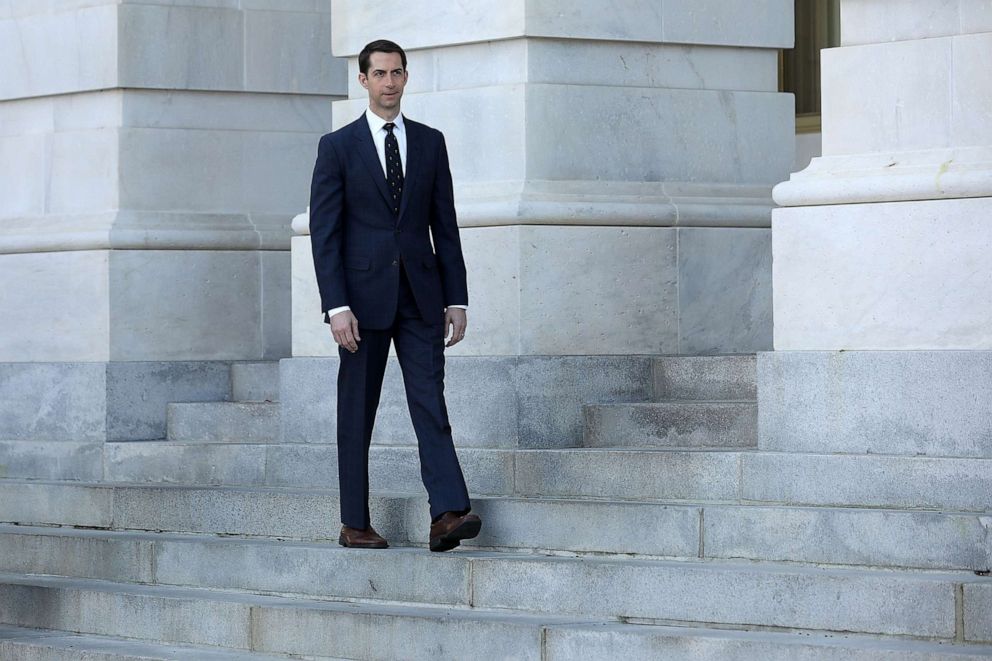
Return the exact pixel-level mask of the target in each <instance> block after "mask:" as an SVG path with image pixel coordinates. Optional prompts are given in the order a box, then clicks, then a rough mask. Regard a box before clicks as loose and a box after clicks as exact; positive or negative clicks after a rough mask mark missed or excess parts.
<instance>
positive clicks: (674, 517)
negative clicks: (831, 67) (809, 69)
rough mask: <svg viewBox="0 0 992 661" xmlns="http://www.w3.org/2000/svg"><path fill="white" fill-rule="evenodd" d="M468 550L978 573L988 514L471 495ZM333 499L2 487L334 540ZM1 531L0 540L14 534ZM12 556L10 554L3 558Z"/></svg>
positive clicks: (114, 525)
mask: <svg viewBox="0 0 992 661" xmlns="http://www.w3.org/2000/svg"><path fill="white" fill-rule="evenodd" d="M473 506H474V509H475V511H476V512H477V513H479V514H480V515H481V516H482V517H483V519H484V521H485V524H484V526H483V528H482V532H481V534H480V535H479V537H478V538H477V539H475V540H470V541H467V542H466V543H465V546H467V547H474V548H504V549H536V550H540V551H551V552H561V551H564V552H573V553H613V554H639V555H649V556H664V557H675V558H713V559H735V558H738V559H753V560H766V561H789V562H802V563H823V564H838V565H862V566H873V567H883V566H885V567H916V568H929V569H972V570H986V569H989V568H990V566H992V518H990V517H985V516H983V515H981V514H977V513H950V512H918V511H907V510H884V511H880V510H871V509H863V508H832V507H798V506H775V505H732V504H716V503H699V504H694V503H638V502H624V501H595V500H567V499H538V498H503V497H478V498H475V499H474V500H473ZM370 510H371V513H372V520H373V523H374V524H375V526H376V529H377V530H378V531H379V532H380V533H382V534H383V535H384V536H386V538H387V539H389V541H390V542H391V543H392V544H393V545H394V546H396V545H403V544H419V545H423V544H425V543H426V539H427V530H428V523H427V522H428V521H429V520H430V516H429V512H428V506H427V502H426V499H425V498H424V497H423V496H421V495H417V496H410V495H393V496H389V495H383V494H374V495H373V496H372V498H371V501H370ZM339 520H340V519H339V507H338V495H337V493H336V492H334V491H317V490H312V489H310V490H298V489H286V488H266V487H254V488H253V487H182V486H151V485H119V486H113V485H105V484H71V483H64V482H55V483H46V482H23V481H13V480H0V521H3V522H11V523H20V524H25V525H64V526H80V527H91V528H104V529H113V530H135V531H167V532H177V533H187V532H189V533H209V534H221V535H245V536H256V537H268V538H283V539H297V540H335V539H336V538H337V534H338V529H339V527H338V526H339V524H338V522H339ZM18 531H20V529H18V528H13V529H10V528H4V527H0V532H3V533H10V532H18ZM11 552H13V551H11Z"/></svg>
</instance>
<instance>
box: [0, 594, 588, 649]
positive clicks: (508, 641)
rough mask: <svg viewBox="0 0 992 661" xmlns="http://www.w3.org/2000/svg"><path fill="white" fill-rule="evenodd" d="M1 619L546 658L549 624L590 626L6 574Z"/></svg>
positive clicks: (229, 642) (172, 635)
mask: <svg viewBox="0 0 992 661" xmlns="http://www.w3.org/2000/svg"><path fill="white" fill-rule="evenodd" d="M311 578H314V577H311ZM0 622H6V623H10V624H16V625H17V626H21V627H44V628H48V629H52V628H56V627H57V628H58V629H62V630H72V631H78V632H81V633H86V634H97V635H104V636H106V635H110V636H119V637H126V638H136V639H140V640H146V641H157V642H161V643H172V644H187V645H189V644H192V645H204V646H206V645H213V646H217V647H222V648H227V649H229V650H231V651H233V650H242V651H243V653H247V651H248V650H251V651H253V652H258V653H268V654H276V653H278V654H287V655H289V654H291V655H298V656H305V657H306V658H313V657H315V656H317V657H320V658H328V657H333V658H347V659H395V658H403V659H411V660H416V659H473V658H486V654H488V653H490V652H495V653H496V654H497V655H498V658H507V659H533V660H534V661H538V660H539V659H541V647H542V645H541V639H542V637H543V635H544V629H545V627H548V626H555V625H562V624H577V623H588V624H592V623H593V621H591V620H586V619H584V618H577V617H566V618H563V617H556V616H552V615H535V614H529V613H519V612H512V611H511V612H505V611H504V612H494V611H491V610H482V609H466V608H450V607H447V608H445V607H441V608H439V607H433V606H428V605H423V604H417V605H387V604H362V603H354V602H333V601H315V600H312V599H301V598H286V597H279V596H263V595H257V594H252V593H248V592H242V591H220V590H204V589H195V588H174V587H165V586H139V585H134V584H122V583H111V582H104V581H94V580H78V579H64V578H55V577H15V576H9V575H8V576H0ZM246 658H251V657H250V656H247V657H246ZM490 658H491V657H490Z"/></svg>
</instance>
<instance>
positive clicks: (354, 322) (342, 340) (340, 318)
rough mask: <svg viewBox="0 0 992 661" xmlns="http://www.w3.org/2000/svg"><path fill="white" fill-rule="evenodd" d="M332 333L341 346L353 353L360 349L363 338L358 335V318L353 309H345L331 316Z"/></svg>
mask: <svg viewBox="0 0 992 661" xmlns="http://www.w3.org/2000/svg"><path fill="white" fill-rule="evenodd" d="M331 334H332V335H333V336H334V341H335V342H337V343H338V345H339V346H342V347H344V348H345V349H347V350H348V351H350V352H351V353H355V352H356V351H358V343H359V342H361V341H362V338H361V337H359V336H358V319H356V318H355V315H354V313H352V311H351V310H343V311H341V312H338V313H337V314H336V315H334V316H333V317H331Z"/></svg>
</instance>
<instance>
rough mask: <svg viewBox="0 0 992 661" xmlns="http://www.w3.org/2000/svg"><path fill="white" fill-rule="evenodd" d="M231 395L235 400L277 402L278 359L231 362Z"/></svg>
mask: <svg viewBox="0 0 992 661" xmlns="http://www.w3.org/2000/svg"><path fill="white" fill-rule="evenodd" d="M231 395H232V399H233V400H234V401H236V402H278V401H279V361H278V360H269V361H265V362H247V363H231Z"/></svg>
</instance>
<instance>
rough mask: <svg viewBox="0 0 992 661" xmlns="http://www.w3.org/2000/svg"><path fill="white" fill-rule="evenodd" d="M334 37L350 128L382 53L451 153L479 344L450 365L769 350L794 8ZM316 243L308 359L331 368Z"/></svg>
mask: <svg viewBox="0 0 992 661" xmlns="http://www.w3.org/2000/svg"><path fill="white" fill-rule="evenodd" d="M745 4H746V7H745V6H744V5H745ZM333 30H334V38H333V47H334V53H335V55H338V56H343V57H347V58H348V61H349V82H350V89H349V92H350V98H349V99H348V100H345V101H339V102H337V103H336V104H335V109H334V124H335V126H336V127H338V126H342V125H343V124H345V123H347V122H349V121H351V120H352V119H353V118H355V117H357V116H358V115H359V114H360V113H361V112H362V111H363V109H364V108H365V106H366V104H367V101H366V93H365V90H364V89H362V88H361V87H360V85H359V84H358V82H357V75H358V64H357V55H358V53H359V51H360V50H361V48H362V46H363V45H364V44H365V43H367V42H368V41H371V40H373V39H376V38H382V37H385V38H390V39H392V40H394V41H396V42H397V43H399V44H400V45H402V46H403V47H404V48H405V49H407V52H408V55H409V67H408V68H409V71H410V82H409V84H408V86H407V91H406V95H405V97H404V101H403V107H404V112H405V113H406V114H407V115H408V116H409V117H411V118H414V119H418V120H421V121H423V122H426V123H428V124H431V125H433V126H435V127H437V128H439V129H441V130H442V131H444V133H445V135H446V137H447V143H448V148H449V152H450V157H451V164H452V171H453V175H454V180H455V186H456V191H455V197H456V205H457V208H458V214H459V222H460V225H461V227H462V237H463V242H464V247H465V253H466V260H467V264H468V268H469V292H470V293H469V296H470V299H471V301H470V308H471V312H470V323H471V326H472V331H471V333H470V336H469V337H468V339H467V340H466V341H465V342H463V343H462V344H461V345H459V346H457V347H455V348H454V349H453V350H452V351H451V352H450V353H451V355H476V356H526V355H599V354H623V355H631V354H654V353H689V354H695V353H726V352H739V351H754V350H756V349H766V348H770V346H771V287H770V284H771V283H770V276H771V263H770V258H771V250H770V232H769V229H768V228H769V225H770V212H771V205H772V201H771V195H770V192H771V187H772V186H773V185H774V184H776V183H778V182H779V181H781V180H782V179H784V178H785V177H786V176H787V174H788V172H789V170H790V169H791V164H792V156H791V155H792V153H793V140H794V132H793V111H792V99H791V96H789V95H787V94H780V93H778V91H777V90H778V80H777V49H779V48H782V47H788V46H789V45H791V41H792V4H791V2H787V1H784V0H764V1H761V2H751V3H743V4H742V3H723V2H715V1H713V2H699V1H698V0H693V1H689V0H650V1H649V0H639V1H635V2H626V3H601V2H578V3H576V2H574V1H571V2H563V1H559V0H541V1H534V0H510V1H509V2H507V1H505V0H503V1H500V2H496V1H495V0H486V1H480V2H473V3H447V4H443V3H434V2H428V1H427V0H419V1H415V2H402V3H401V2H382V3H377V4H374V5H369V4H368V3H364V2H358V1H353V0H341V1H339V2H335V3H334V5H333ZM298 229H299V231H300V232H301V233H302V234H305V233H306V231H307V228H306V222H305V219H304V221H303V222H300V223H299V225H298ZM307 242H308V238H307V237H305V236H300V237H297V238H296V239H294V283H293V284H294V300H295V301H296V302H294V327H293V328H294V330H293V354H294V355H295V356H315V355H327V354H328V353H329V352H330V351H331V349H332V346H331V345H330V344H329V343H328V342H327V333H326V329H325V328H322V326H323V324H321V323H320V318H319V315H318V314H317V312H319V311H318V310H316V308H317V307H319V303H317V302H316V298H315V296H316V293H315V286H314V284H313V282H312V280H313V276H312V273H311V271H310V269H311V267H310V265H309V264H308V259H309V257H308V255H309V249H308V247H307Z"/></svg>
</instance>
